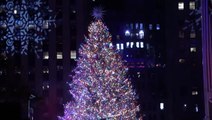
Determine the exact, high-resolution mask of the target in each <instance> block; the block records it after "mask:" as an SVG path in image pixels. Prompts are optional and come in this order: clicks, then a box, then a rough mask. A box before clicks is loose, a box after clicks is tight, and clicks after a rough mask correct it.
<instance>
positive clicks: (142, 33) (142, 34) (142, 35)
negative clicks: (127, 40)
mask: <svg viewBox="0 0 212 120" xmlns="http://www.w3.org/2000/svg"><path fill="white" fill-rule="evenodd" d="M139 38H140V39H143V38H144V31H143V30H140V31H139Z"/></svg>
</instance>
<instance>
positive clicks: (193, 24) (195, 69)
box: [165, 0, 204, 120]
mask: <svg viewBox="0 0 212 120" xmlns="http://www.w3.org/2000/svg"><path fill="white" fill-rule="evenodd" d="M192 2H193V3H194V4H195V8H194V9H192V8H190V4H191V3H192ZM193 3H192V4H193ZM166 6H167V10H166V22H165V23H166V42H167V73H166V74H167V81H168V82H169V86H168V87H169V93H170V100H171V101H170V105H171V112H170V114H171V117H172V118H171V119H172V120H186V119H192V120H200V119H203V111H204V107H203V94H202V93H203V81H202V80H203V77H202V59H201V56H202V54H201V53H202V51H201V50H202V48H201V31H200V28H201V21H200V19H199V18H200V13H199V7H200V1H189V0H187V1H178V0H176V1H172V2H171V1H166Z"/></svg>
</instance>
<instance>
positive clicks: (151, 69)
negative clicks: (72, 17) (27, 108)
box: [114, 21, 168, 120]
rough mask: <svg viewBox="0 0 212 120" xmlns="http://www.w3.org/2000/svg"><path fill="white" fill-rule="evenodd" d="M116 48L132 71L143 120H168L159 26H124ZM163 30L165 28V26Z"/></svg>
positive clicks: (130, 71) (134, 24) (162, 36)
mask: <svg viewBox="0 0 212 120" xmlns="http://www.w3.org/2000/svg"><path fill="white" fill-rule="evenodd" d="M122 26H123V27H121V28H122V29H121V30H120V31H121V32H120V34H118V35H116V38H114V41H115V46H116V48H117V49H118V50H119V51H120V53H121V54H122V57H123V59H124V60H125V61H126V65H127V66H128V68H129V71H128V76H129V78H130V79H131V80H132V82H133V84H134V87H135V89H136V92H137V94H138V95H139V101H138V102H139V103H140V105H141V112H140V115H142V116H143V120H168V117H167V116H166V113H167V111H168V109H167V106H166V104H167V102H168V98H167V85H166V79H165V68H166V65H165V48H164V47H165V45H164V43H165V40H164V29H163V28H161V24H160V22H159V21H158V22H155V23H148V22H147V21H143V22H137V23H130V24H126V25H122ZM162 26H163V25H162Z"/></svg>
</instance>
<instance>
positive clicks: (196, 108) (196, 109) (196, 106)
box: [195, 104, 199, 112]
mask: <svg viewBox="0 0 212 120" xmlns="http://www.w3.org/2000/svg"><path fill="white" fill-rule="evenodd" d="M195 111H196V112H199V107H198V105H197V104H196V105H195Z"/></svg>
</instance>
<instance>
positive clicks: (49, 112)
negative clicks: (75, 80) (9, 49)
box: [0, 0, 87, 120]
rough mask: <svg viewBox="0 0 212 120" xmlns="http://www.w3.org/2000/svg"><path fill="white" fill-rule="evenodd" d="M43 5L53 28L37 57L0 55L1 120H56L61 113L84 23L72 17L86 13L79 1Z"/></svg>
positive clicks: (62, 1)
mask: <svg viewBox="0 0 212 120" xmlns="http://www.w3.org/2000/svg"><path fill="white" fill-rule="evenodd" d="M46 2H47V3H48V5H49V6H50V8H51V9H52V10H53V12H54V14H55V15H56V27H55V28H53V30H52V31H51V32H50V33H49V36H47V39H46V40H45V41H44V42H43V51H42V52H39V53H38V57H37V56H36V55H35V54H34V53H33V52H29V53H28V55H18V54H15V55H14V56H7V55H5V54H4V53H2V54H1V59H0V61H1V62H0V82H1V84H0V95H1V97H0V109H1V111H5V112H3V113H1V116H0V117H1V118H7V119H8V120H11V119H16V120H32V119H35V120H57V116H58V115H62V114H63V103H65V102H66V101H67V100H69V93H68V88H69V86H68V85H67V81H69V80H70V78H69V74H70V71H71V69H72V68H73V67H74V65H75V60H74V59H76V47H77V46H76V45H77V39H79V38H80V37H78V36H79V35H80V34H81V33H82V31H83V28H85V27H84V24H83V23H85V22H84V21H83V20H86V19H84V16H78V15H76V14H78V13H77V12H79V13H80V14H81V13H82V14H87V13H83V12H85V10H83V9H82V8H84V6H86V4H85V3H84V1H79V0H77V1H75V0H49V1H48V0H47V1H46ZM82 25H83V27H82ZM77 26H78V27H77ZM85 26H86V25H85ZM77 31H78V32H77ZM83 33H84V31H83ZM81 36H83V35H81ZM64 96H65V97H64Z"/></svg>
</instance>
